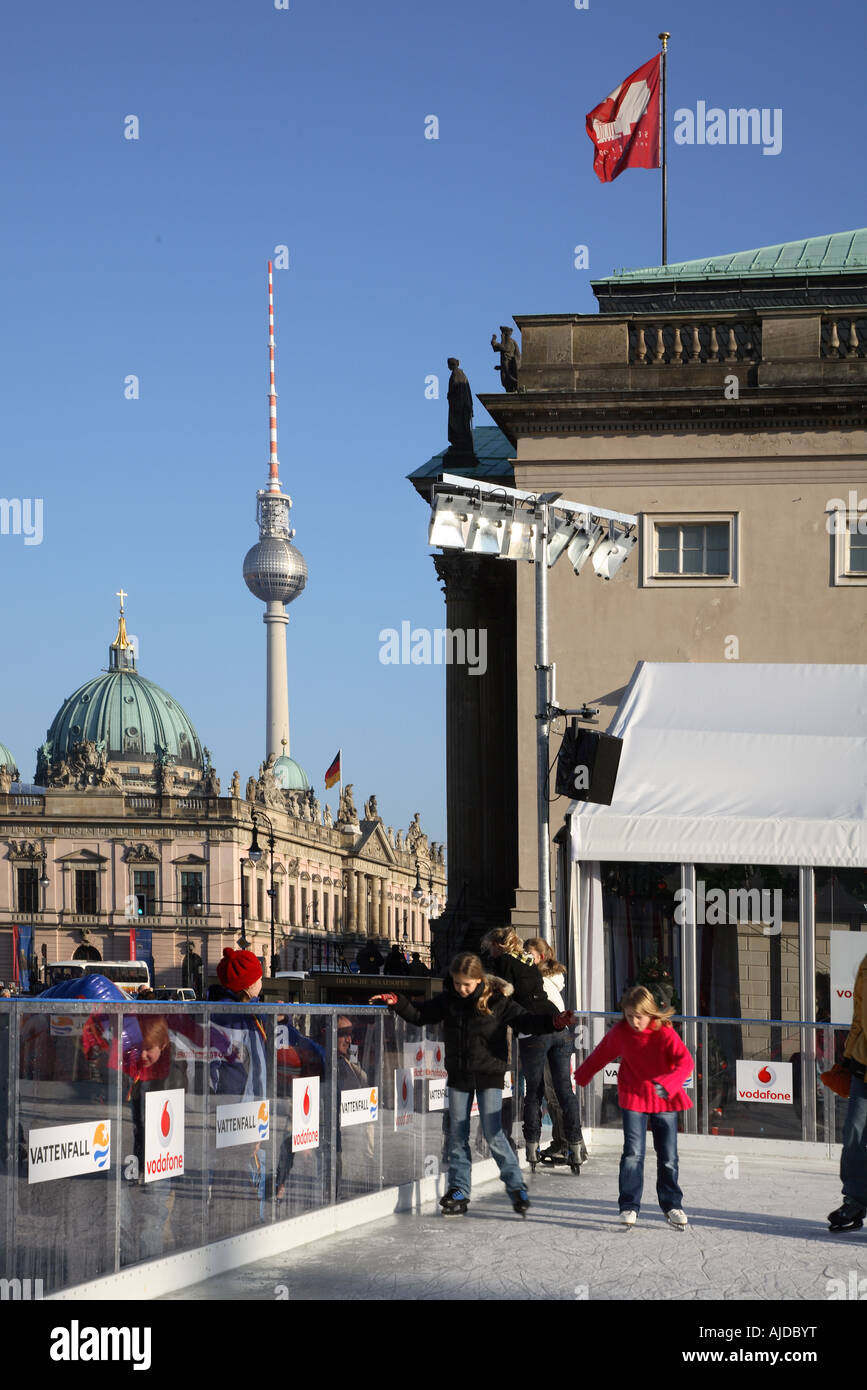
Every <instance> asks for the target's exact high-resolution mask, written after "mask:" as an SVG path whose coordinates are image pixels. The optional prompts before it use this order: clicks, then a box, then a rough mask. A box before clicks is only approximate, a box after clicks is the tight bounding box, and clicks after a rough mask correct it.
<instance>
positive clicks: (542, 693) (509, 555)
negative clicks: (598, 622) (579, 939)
mask: <svg viewBox="0 0 867 1390" xmlns="http://www.w3.org/2000/svg"><path fill="white" fill-rule="evenodd" d="M637 531H638V517H637V516H632V515H630V514H628V513H624V512H611V511H607V510H606V509H605V508H603V507H597V506H591V505H590V504H589V503H583V504H582V503H577V502H567V501H564V500H563V498H562V496H561V494H560V493H559V492H543V493H535V492H521V491H519V490H517V489H516V488H510V487H495V486H494V485H493V484H491V483H482V482H476V483H473V482H470V481H469V480H468V479H467V478H458V477H455V476H454V475H452V474H449V473H444V474H443V475H442V479H441V481H440V482H438V483H436V484H435V485H434V487H433V491H432V495H431V522H430V529H429V532H428V542H429V544H430V545H438V546H442V547H443V548H445V549H453V550H463V551H465V552H467V553H469V554H474V555H490V556H493V557H494V558H496V559H500V560H523V559H526V560H529V561H530V563H531V564H533V565H534V567H535V576H536V731H537V732H536V811H537V826H538V863H539V935H540V936H541V937H542V939H543V940H544V941H548V942H550V941H551V939H552V936H553V926H552V921H551V849H550V828H549V819H548V757H549V749H548V739H549V734H550V727H551V718H552V715H553V713H554V711H555V710H557V706H556V702H555V699H554V688H553V675H554V667H553V666H552V665H551V663H549V660H548V570H549V569H550V568H551V566H552V565H554V564H556V562H557V560H558V559H559V557H560V555H561V554H563V553H564V552H565V553H566V556H567V558H568V560H569V562H570V564H571V565H572V568H573V569H574V571H575V573H576V575H577V574H580V572H581V569H582V567H583V565H584V564H585V562H586V561H587V559H588V558H590V559H592V563H593V569H594V571H595V572H596V574H597V575H598V577H599V578H600V579H612V578H613V577H614V575H615V574H616V573H617V571H618V570H619V569H620V567H621V566H622V565H623V564H625V562H626V560H627V559H628V558H629V555H630V553H631V551H632V550H633V549H634V547H635V545H636V544H637V540H638V536H637ZM557 713H558V714H559V713H562V714H577V713H579V711H577V710H557Z"/></svg>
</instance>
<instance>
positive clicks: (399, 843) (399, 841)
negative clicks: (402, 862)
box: [394, 830, 403, 849]
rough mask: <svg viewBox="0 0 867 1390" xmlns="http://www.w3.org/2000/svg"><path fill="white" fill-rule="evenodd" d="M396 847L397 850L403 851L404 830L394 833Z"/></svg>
mask: <svg viewBox="0 0 867 1390" xmlns="http://www.w3.org/2000/svg"><path fill="white" fill-rule="evenodd" d="M394 847H395V849H403V831H402V830H396V831H395V832H394Z"/></svg>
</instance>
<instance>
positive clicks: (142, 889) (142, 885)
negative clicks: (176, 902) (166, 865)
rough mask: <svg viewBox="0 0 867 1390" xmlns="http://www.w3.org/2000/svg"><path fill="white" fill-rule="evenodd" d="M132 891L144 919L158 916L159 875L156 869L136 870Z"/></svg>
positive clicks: (134, 871)
mask: <svg viewBox="0 0 867 1390" xmlns="http://www.w3.org/2000/svg"><path fill="white" fill-rule="evenodd" d="M132 891H133V893H134V894H135V897H136V901H137V903H138V908H139V912H140V913H141V915H142V916H144V917H154V916H156V910H157V875H156V870H155V869H134V870H133V875H132Z"/></svg>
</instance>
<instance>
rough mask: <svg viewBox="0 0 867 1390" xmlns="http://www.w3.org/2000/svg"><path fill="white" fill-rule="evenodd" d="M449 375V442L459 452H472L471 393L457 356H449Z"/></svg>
mask: <svg viewBox="0 0 867 1390" xmlns="http://www.w3.org/2000/svg"><path fill="white" fill-rule="evenodd" d="M448 367H449V370H450V371H451V376H450V377H449V389H448V402H449V444H450V445H451V447H452V448H453V449H454V450H455V451H456V452H457V453H459V454H472V452H473V393H472V391H471V390H470V383H469V382H468V381H467V377H466V373H465V372H462V371H461V362H460V358H459V357H450V358H449V359H448Z"/></svg>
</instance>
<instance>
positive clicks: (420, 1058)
mask: <svg viewBox="0 0 867 1390" xmlns="http://www.w3.org/2000/svg"><path fill="white" fill-rule="evenodd" d="M415 1060H416V1061H417V1062H423V1061H424V1048H423V1047H420V1048H419V1049H418V1051H417V1052H416V1054H415Z"/></svg>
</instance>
